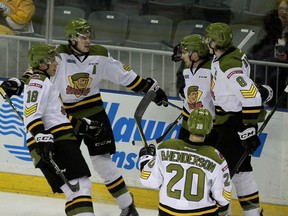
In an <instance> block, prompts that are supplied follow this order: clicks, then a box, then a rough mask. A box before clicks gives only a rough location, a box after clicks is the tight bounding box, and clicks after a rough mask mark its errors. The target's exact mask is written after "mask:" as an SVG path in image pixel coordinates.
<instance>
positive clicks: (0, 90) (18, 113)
mask: <svg viewBox="0 0 288 216" xmlns="http://www.w3.org/2000/svg"><path fill="white" fill-rule="evenodd" d="M0 94H1V95H2V97H3V99H4V100H5V99H6V101H7V102H8V103H9V104H10V106H11V107H12V108H13V110H14V111H15V112H16V114H17V115H18V117H19V118H20V119H21V120H22V121H23V116H22V115H21V113H20V112H19V110H18V109H17V108H16V107H15V105H14V104H13V102H12V101H11V99H10V98H9V97H8V95H7V94H6V92H5V91H4V89H3V88H2V87H1V86H0Z"/></svg>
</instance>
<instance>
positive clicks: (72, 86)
mask: <svg viewBox="0 0 288 216" xmlns="http://www.w3.org/2000/svg"><path fill="white" fill-rule="evenodd" d="M68 80H69V85H68V86H67V88H66V94H74V95H75V96H76V97H80V96H81V95H84V96H86V95H88V94H89V92H90V84H91V82H92V78H91V77H89V73H84V72H83V73H76V74H73V75H72V76H69V77H68Z"/></svg>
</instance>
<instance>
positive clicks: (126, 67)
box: [123, 64, 131, 71]
mask: <svg viewBox="0 0 288 216" xmlns="http://www.w3.org/2000/svg"><path fill="white" fill-rule="evenodd" d="M123 69H124V70H126V71H131V67H130V66H129V65H126V64H123Z"/></svg>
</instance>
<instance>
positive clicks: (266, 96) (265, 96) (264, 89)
mask: <svg viewBox="0 0 288 216" xmlns="http://www.w3.org/2000/svg"><path fill="white" fill-rule="evenodd" d="M256 86H257V88H258V90H259V92H260V95H261V98H262V103H267V102H269V101H270V100H271V99H272V98H273V89H272V88H271V87H270V86H268V85H261V84H256Z"/></svg>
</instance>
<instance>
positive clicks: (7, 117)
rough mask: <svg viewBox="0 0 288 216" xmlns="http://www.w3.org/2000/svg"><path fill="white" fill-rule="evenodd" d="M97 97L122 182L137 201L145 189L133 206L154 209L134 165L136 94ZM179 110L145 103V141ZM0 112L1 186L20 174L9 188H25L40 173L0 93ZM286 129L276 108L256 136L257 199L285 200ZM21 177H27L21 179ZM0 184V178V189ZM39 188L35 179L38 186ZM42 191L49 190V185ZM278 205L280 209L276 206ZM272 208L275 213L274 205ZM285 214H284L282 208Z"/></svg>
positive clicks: (16, 100)
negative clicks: (114, 147) (110, 133)
mask: <svg viewBox="0 0 288 216" xmlns="http://www.w3.org/2000/svg"><path fill="white" fill-rule="evenodd" d="M102 98H103V101H104V105H105V109H106V112H107V113H108V116H109V118H110V121H111V124H112V128H113V132H114V134H115V140H116V142H117V152H116V154H114V155H113V156H112V160H113V161H114V162H115V163H116V165H117V167H118V168H119V169H121V172H122V174H123V176H124V178H125V181H126V184H127V185H128V186H129V187H130V188H131V190H133V191H134V190H135V191H137V193H138V192H139V193H140V194H141V196H139V200H141V199H142V197H143V194H148V195H147V200H145V199H144V198H143V200H141V203H140V202H138V201H137V199H136V198H137V195H136V194H137V193H136V194H135V196H136V198H135V199H136V203H137V202H138V204H139V205H144V203H146V206H147V207H153V208H156V206H157V202H155V201H154V199H151V197H150V196H151V194H155V197H157V192H156V191H153V190H152V191H151V190H150V191H148V192H146V191H147V190H142V188H143V186H142V185H141V183H140V181H139V168H138V165H137V161H138V152H139V149H140V148H141V147H142V144H141V139H140V135H139V132H138V130H137V128H136V124H135V120H134V117H133V116H134V111H135V109H136V107H137V105H138V103H139V101H140V100H141V98H142V96H139V95H135V94H124V93H116V92H103V93H102ZM12 100H13V103H14V104H15V105H16V106H17V108H18V109H19V110H22V107H23V106H22V103H23V102H22V98H21V97H17V98H12ZM170 101H171V102H172V103H174V104H176V105H178V106H181V101H179V100H174V99H170ZM21 106H22V107H21ZM268 111H269V110H268ZM179 114H180V111H179V110H177V109H175V108H173V107H171V106H169V107H167V108H165V107H158V106H156V105H155V104H154V103H151V104H150V105H149V107H148V109H147V111H146V112H145V113H144V116H143V122H142V124H143V128H144V133H145V137H146V138H147V140H148V141H149V143H151V142H155V139H156V138H157V137H159V136H160V135H161V134H162V133H163V131H165V129H166V128H168V127H169V125H170V124H171V122H173V121H174V120H175V119H176V118H177V116H178V115H179ZM0 115H1V116H0V172H3V174H4V175H8V176H6V181H7V182H6V184H11V185H10V186H5V187H7V188H8V189H7V190H10V189H11V190H12V189H13V188H14V187H13V184H12V183H11V182H13V181H12V179H13V178H15V182H17V181H18V180H19V179H20V177H19V176H22V175H21V174H24V175H26V176H25V178H24V180H22V181H23V184H20V186H21V185H22V186H23V189H22V190H21V187H20V186H19V188H17V189H16V190H15V192H17V191H18V192H21V193H22V192H23V193H25V188H27V185H30V186H31V187H37V184H35V183H34V180H35V179H38V176H42V174H41V173H40V171H39V170H38V169H34V167H33V164H32V162H31V158H30V155H29V152H28V150H27V148H26V145H25V144H26V143H25V137H24V136H25V130H24V128H23V125H21V121H20V120H19V118H18V117H17V115H16V114H15V112H14V111H13V110H12V109H11V107H9V104H8V103H7V102H5V101H3V100H2V98H1V99H0ZM287 128H288V115H287V112H278V111H277V112H276V113H275V114H274V115H273V117H272V119H271V121H270V122H269V124H268V125H267V127H266V128H265V130H264V132H263V134H262V135H261V140H262V146H261V147H260V148H259V149H258V150H257V152H256V153H255V157H253V165H254V170H255V172H254V174H255V179H256V181H257V183H258V186H259V191H260V196H261V201H262V202H263V203H273V204H277V205H288V184H287V183H286V182H287V180H288V173H287V172H288V169H287V168H288V160H287V158H288V147H287V139H288V133H287V132H286V131H287ZM179 129H180V124H178V125H177V126H176V127H175V128H174V130H173V131H172V133H171V134H169V135H168V136H167V138H171V137H172V138H173V137H175V136H177V134H178V132H179ZM133 140H136V145H132V141H133ZM81 150H82V151H83V154H84V156H85V158H87V163H88V164H89V166H90V167H91V170H93V169H92V166H91V162H90V159H89V156H88V152H87V149H86V148H85V146H84V145H82V146H81ZM9 173H15V174H20V175H15V176H14V174H9ZM92 173H93V176H92V178H91V179H92V181H93V182H94V183H100V184H97V185H96V186H95V187H97V189H96V191H97V190H98V187H100V188H101V186H102V185H101V183H102V180H101V179H100V178H99V176H98V175H97V174H96V173H95V172H93V171H92ZM0 177H1V176H0ZM16 177H17V178H16ZM26 178H27V179H28V180H27V181H26ZM29 178H30V181H29ZM1 181H2V177H1ZM3 185H4V184H3V183H2V182H1V185H0V190H5V188H3V187H4V186H3ZM42 187H43V186H42V184H41V188H42ZM102 187H103V186H102ZM29 190H31V189H29ZM138 190H140V191H138ZM32 191H33V190H32ZM47 193H51V192H50V191H49V189H48V191H47ZM40 195H46V193H43V192H41V193H40ZM105 196H106V197H102V196H101V197H99V198H98V199H99V201H101V199H104V200H106V199H107V200H108V198H109V199H111V198H110V195H109V194H107V195H105ZM153 196H154V195H153ZM234 198H235V195H234ZM155 199H156V198H155ZM155 203H156V204H155ZM281 209H285V208H284V207H281ZM279 211H280V210H279ZM274 212H277V214H278V210H277V211H276V210H275V211H274ZM278 215H279V214H278ZM286 215H288V212H287V210H286Z"/></svg>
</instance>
